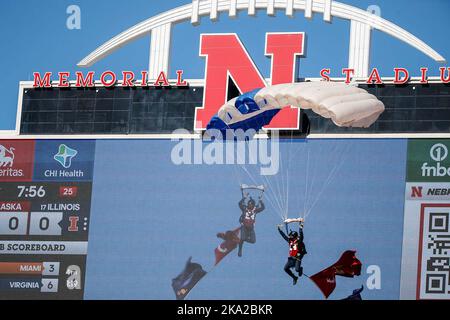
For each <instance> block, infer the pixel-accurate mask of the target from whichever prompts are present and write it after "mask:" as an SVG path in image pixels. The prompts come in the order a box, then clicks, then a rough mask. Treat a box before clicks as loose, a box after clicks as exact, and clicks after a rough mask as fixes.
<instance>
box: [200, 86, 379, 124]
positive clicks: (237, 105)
mask: <svg viewBox="0 0 450 320" xmlns="http://www.w3.org/2000/svg"><path fill="white" fill-rule="evenodd" d="M287 106H293V107H298V108H302V109H311V110H312V111H314V112H315V113H317V114H319V115H320V116H322V117H324V118H328V119H331V120H332V121H333V122H334V123H335V124H336V125H337V126H339V127H359V128H368V127H370V126H371V125H372V124H373V123H374V122H375V121H376V120H377V119H378V118H379V116H380V115H381V114H382V113H383V112H384V110H385V107H384V104H383V103H382V102H381V101H379V100H378V99H377V98H376V97H375V96H374V95H372V94H369V93H368V92H367V91H366V90H364V89H362V88H358V87H357V86H353V85H348V84H345V83H338V82H329V81H320V82H300V83H286V84H279V85H274V86H269V87H266V88H263V89H256V90H253V91H252V92H248V93H245V94H243V95H241V96H239V97H237V98H234V99H232V100H230V101H228V102H227V103H226V104H225V105H223V106H222V107H221V108H220V109H219V111H218V113H217V115H215V116H214V117H213V118H212V119H211V120H210V122H209V124H208V126H207V129H217V130H220V131H222V132H223V131H225V130H230V129H231V130H237V129H242V130H244V131H247V130H249V129H253V130H254V131H259V130H261V129H262V128H263V127H264V126H266V125H268V124H270V122H271V121H272V119H273V118H274V117H275V116H276V115H277V114H278V112H279V111H280V110H281V109H283V108H284V107H287Z"/></svg>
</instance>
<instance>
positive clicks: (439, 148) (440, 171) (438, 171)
mask: <svg viewBox="0 0 450 320" xmlns="http://www.w3.org/2000/svg"><path fill="white" fill-rule="evenodd" d="M447 156H448V149H447V146H445V145H444V144H442V143H437V144H435V145H433V146H432V147H431V149H430V158H431V159H432V160H433V161H435V164H428V162H425V163H423V164H422V167H421V169H422V177H446V176H450V167H446V166H444V165H442V164H441V163H442V162H443V161H444V160H445V159H447Z"/></svg>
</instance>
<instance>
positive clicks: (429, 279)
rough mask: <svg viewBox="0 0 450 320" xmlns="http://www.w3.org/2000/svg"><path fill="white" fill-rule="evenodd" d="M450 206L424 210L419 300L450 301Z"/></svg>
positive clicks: (434, 206) (431, 206) (437, 206)
mask: <svg viewBox="0 0 450 320" xmlns="http://www.w3.org/2000/svg"><path fill="white" fill-rule="evenodd" d="M449 219H450V204H449V205H437V204H434V205H428V206H426V205H424V206H422V217H421V228H422V232H421V233H422V239H421V248H419V250H420V249H421V257H419V277H420V278H419V284H420V285H419V290H418V298H419V299H450V230H449Z"/></svg>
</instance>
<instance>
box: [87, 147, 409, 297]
mask: <svg viewBox="0 0 450 320" xmlns="http://www.w3.org/2000/svg"><path fill="white" fill-rule="evenodd" d="M174 145H175V142H168V141H98V142H97V150H96V162H95V177H94V178H95V179H94V185H93V199H92V211H91V229H90V236H89V254H88V260H87V274H86V277H87V278H86V291H85V298H87V299H174V298H175V295H174V293H173V291H172V288H171V279H172V278H174V277H175V276H177V275H178V274H179V273H180V272H181V271H182V269H183V268H184V265H185V263H186V260H187V259H188V258H189V256H192V257H193V262H198V263H200V264H202V266H203V267H204V269H205V270H206V271H209V274H208V275H207V276H206V277H205V278H204V279H202V280H201V282H200V283H199V284H198V285H197V287H196V288H194V290H193V291H192V292H191V294H190V295H189V297H188V298H189V299H323V297H322V294H321V293H320V291H319V290H318V289H317V288H316V287H315V285H314V284H313V283H312V282H311V281H310V280H308V279H307V278H305V277H303V278H301V280H300V282H299V284H298V285H297V286H296V287H293V286H292V281H291V280H290V278H289V277H288V276H287V275H286V274H285V273H284V271H283V266H284V264H285V262H286V258H287V254H288V247H287V244H286V242H284V240H283V239H282V238H281V237H280V235H279V234H278V232H277V230H276V225H277V224H279V223H281V222H282V219H281V217H280V216H279V215H278V214H277V211H276V210H275V209H274V208H273V207H272V206H271V204H270V202H269V201H267V200H266V205H267V209H266V211H265V212H263V213H261V214H260V216H258V218H257V224H256V237H257V243H256V244H255V245H249V244H245V245H244V251H243V257H242V258H238V257H237V252H236V251H234V252H232V253H231V254H230V255H229V256H227V257H226V258H225V259H224V260H223V261H222V262H221V263H220V264H219V265H218V266H217V267H215V268H213V267H212V266H213V264H214V249H215V248H216V246H217V245H218V244H219V243H220V242H221V240H219V239H217V238H216V233H217V232H223V231H227V230H231V229H234V228H236V227H238V226H239V223H238V218H239V215H240V210H239V208H238V201H239V200H240V198H241V193H240V190H239V183H248V184H249V183H252V181H251V178H250V177H249V176H247V174H246V173H245V172H244V171H243V170H241V169H240V168H239V167H238V166H236V167H234V166H230V165H214V166H208V165H182V166H175V165H173V164H172V162H171V159H170V154H171V150H172V147H173V146H174ZM406 146H407V143H406V140H313V141H310V142H308V143H307V144H305V142H302V141H298V142H293V143H291V142H290V141H289V140H287V141H284V142H283V144H282V147H281V151H282V154H283V157H282V165H283V168H282V169H281V170H280V174H279V175H278V177H276V178H274V177H272V178H269V179H275V180H273V181H275V182H276V179H280V178H281V176H282V174H286V171H285V170H286V169H287V168H288V167H289V168H290V169H289V175H290V177H291V178H290V180H289V181H290V187H289V188H290V192H289V212H290V214H289V216H290V217H296V216H298V215H299V212H301V211H302V210H304V207H305V206H304V204H305V202H306V203H309V204H308V206H309V207H310V206H311V205H312V203H313V202H314V199H315V198H316V196H317V195H318V194H319V193H320V191H321V190H322V187H321V186H322V185H323V183H324V181H325V180H326V179H327V178H328V177H329V176H330V174H329V173H330V172H331V170H333V168H337V169H336V170H335V172H336V175H334V176H333V179H331V180H330V183H329V184H328V185H327V184H326V185H325V188H324V189H323V190H324V192H323V193H322V196H321V197H320V199H319V201H318V202H317V205H316V206H314V207H313V208H312V210H311V214H310V215H309V216H308V218H307V221H306V224H305V236H306V239H305V242H306V246H307V249H308V254H307V255H306V256H305V258H304V260H303V264H304V269H305V273H306V274H308V275H312V274H314V273H315V272H318V271H320V270H322V269H323V268H325V267H328V266H329V265H331V264H332V263H334V262H335V261H336V260H337V259H338V258H339V256H340V255H341V253H343V252H344V251H345V250H347V249H355V250H357V251H358V253H357V256H358V257H359V258H360V260H361V261H362V263H363V272H362V275H361V276H360V277H356V278H353V279H347V278H342V277H339V278H338V279H337V283H338V284H337V288H336V291H335V292H334V293H333V295H332V296H331V297H330V299H341V298H344V297H346V296H347V295H350V294H351V292H352V290H353V289H355V288H358V287H360V286H361V285H362V284H364V285H366V280H367V277H368V275H367V274H366V269H367V267H368V266H369V265H377V266H379V267H380V268H381V272H382V274H381V279H382V280H381V281H382V283H381V290H367V288H366V290H365V291H364V292H363V298H364V299H398V298H399V286H400V263H401V245H402V227H403V198H404V183H405V164H406ZM308 150H309V151H308ZM308 153H309V158H310V160H309V162H308V161H307V159H308V156H307V155H308ZM286 159H292V161H291V163H290V165H288V163H289V161H287V160H286ZM336 163H338V165H337V166H336ZM305 168H309V169H308V170H305ZM247 169H248V171H249V172H250V173H251V176H252V177H256V179H258V177H257V171H256V169H258V168H257V167H252V166H249V167H248V168H247ZM306 171H307V172H309V174H308V176H309V177H308V178H306ZM137 173H138V174H137ZM256 182H258V181H256ZM275 182H270V185H271V186H276V184H275ZM278 182H279V180H278ZM306 185H308V188H309V189H310V190H309V191H308V192H305V188H306ZM266 193H267V194H269V191H267V192H266ZM305 194H306V195H307V196H305Z"/></svg>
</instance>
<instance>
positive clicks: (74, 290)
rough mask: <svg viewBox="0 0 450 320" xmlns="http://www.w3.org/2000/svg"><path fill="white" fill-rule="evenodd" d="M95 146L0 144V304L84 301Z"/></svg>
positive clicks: (80, 143)
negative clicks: (17, 300)
mask: <svg viewBox="0 0 450 320" xmlns="http://www.w3.org/2000/svg"><path fill="white" fill-rule="evenodd" d="M94 152H95V142H94V141H86V140H84V141H60V140H48V141H32V140H26V141H17V140H11V141H0V299H83V295H84V279H85V268H86V257H87V249H88V234H89V224H90V207H91V194H92V179H93V167H94V161H93V160H94Z"/></svg>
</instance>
